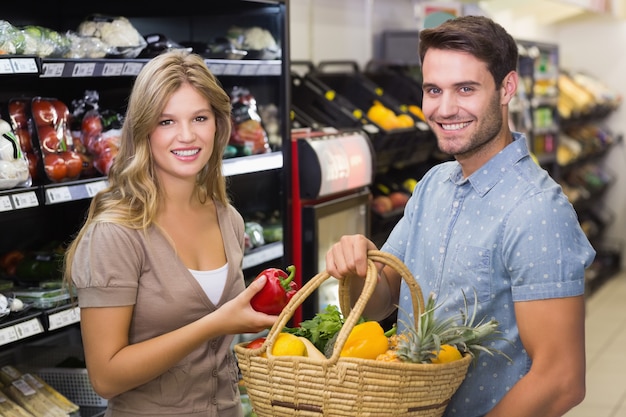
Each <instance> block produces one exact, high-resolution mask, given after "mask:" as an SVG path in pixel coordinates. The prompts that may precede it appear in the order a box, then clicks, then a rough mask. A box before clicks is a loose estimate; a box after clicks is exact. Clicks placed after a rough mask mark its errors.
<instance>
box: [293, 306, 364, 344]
mask: <svg viewBox="0 0 626 417" xmlns="http://www.w3.org/2000/svg"><path fill="white" fill-rule="evenodd" d="M363 321H365V320H364V319H363V318H362V317H361V318H360V319H359V322H358V323H361V322H363ZM343 323H344V317H343V315H342V314H341V312H340V311H339V308H338V307H337V306H336V305H332V304H329V305H327V306H326V308H325V309H324V310H323V311H321V312H318V313H316V314H315V316H313V318H312V319H310V320H304V321H303V322H302V323H300V326H299V327H294V328H290V327H285V328H284V329H283V331H285V332H288V333H293V334H295V335H296V336H302V337H306V338H307V339H309V340H310V341H311V343H313V344H314V345H315V347H316V348H318V349H319V351H320V352H325V351H326V345H327V344H328V342H329V341H330V340H331V339H333V337H334V336H335V335H336V334H337V333H338V332H339V330H341V327H342V326H343ZM358 323H357V324H358ZM333 340H334V339H333Z"/></svg>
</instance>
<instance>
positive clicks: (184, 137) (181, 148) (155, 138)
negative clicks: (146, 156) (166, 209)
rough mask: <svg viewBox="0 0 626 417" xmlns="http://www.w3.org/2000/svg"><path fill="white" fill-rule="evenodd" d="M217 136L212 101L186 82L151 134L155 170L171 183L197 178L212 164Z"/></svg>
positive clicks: (161, 178)
mask: <svg viewBox="0 0 626 417" xmlns="http://www.w3.org/2000/svg"><path fill="white" fill-rule="evenodd" d="M214 139H215V115H214V114H213V110H212V108H211V104H210V103H209V102H208V101H207V99H205V98H204V96H202V95H201V94H200V93H199V92H198V91H197V90H196V89H195V88H193V87H192V86H191V85H190V84H187V83H185V84H183V85H181V87H180V88H179V89H178V90H176V91H175V92H174V93H173V94H172V95H171V96H170V98H169V100H168V101H167V103H166V104H165V107H164V108H163V112H162V113H161V116H160V117H159V122H158V124H157V126H156V127H155V128H154V130H153V131H152V133H151V134H150V147H151V151H152V157H153V158H154V165H155V172H156V173H157V175H158V177H159V179H160V180H161V181H162V182H164V183H167V182H169V181H171V180H191V181H195V178H196V174H197V173H198V172H200V170H201V169H202V168H203V167H204V166H205V165H206V164H207V163H208V161H209V158H210V157H211V153H212V152H213V144H214Z"/></svg>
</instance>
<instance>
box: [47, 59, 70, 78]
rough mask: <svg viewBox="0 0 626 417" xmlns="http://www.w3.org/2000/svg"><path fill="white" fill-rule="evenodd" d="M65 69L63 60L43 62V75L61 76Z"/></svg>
mask: <svg viewBox="0 0 626 417" xmlns="http://www.w3.org/2000/svg"><path fill="white" fill-rule="evenodd" d="M64 69H65V63H63V62H47V63H45V64H43V69H42V74H41V76H42V77H61V76H62V75H63V70H64Z"/></svg>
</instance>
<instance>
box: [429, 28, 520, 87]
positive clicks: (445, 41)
mask: <svg viewBox="0 0 626 417" xmlns="http://www.w3.org/2000/svg"><path fill="white" fill-rule="evenodd" d="M418 48H419V56H420V60H421V62H424V56H425V55H426V52H427V51H428V50H429V49H430V48H434V49H447V50H452V51H460V52H467V53H469V54H472V55H473V56H475V57H476V58H478V59H479V60H480V61H483V62H485V63H486V64H487V68H488V69H489V72H490V73H491V75H492V76H493V79H494V81H495V83H496V86H497V87H499V86H500V85H501V84H502V81H503V80H504V77H506V75H507V74H508V73H509V72H511V71H515V70H516V69H517V58H518V50H517V43H516V42H515V39H513V37H512V36H511V35H510V34H509V33H508V32H507V31H506V30H505V29H504V28H503V27H502V26H500V25H499V24H497V23H496V22H494V21H493V20H491V19H489V18H487V17H484V16H462V17H457V18H455V19H450V20H447V21H445V22H443V23H442V24H440V25H439V26H437V27H434V28H429V29H424V30H422V31H421V32H420V41H419V47H418Z"/></svg>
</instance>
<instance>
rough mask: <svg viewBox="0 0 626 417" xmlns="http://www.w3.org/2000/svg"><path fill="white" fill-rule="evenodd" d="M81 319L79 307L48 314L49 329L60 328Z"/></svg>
mask: <svg viewBox="0 0 626 417" xmlns="http://www.w3.org/2000/svg"><path fill="white" fill-rule="evenodd" d="M79 321H80V310H79V309H78V307H75V308H71V309H69V310H63V311H60V312H58V313H54V314H50V315H49V316H48V322H49V324H48V330H56V329H60V328H61V327H65V326H69V325H70V324H74V323H78V322H79Z"/></svg>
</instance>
